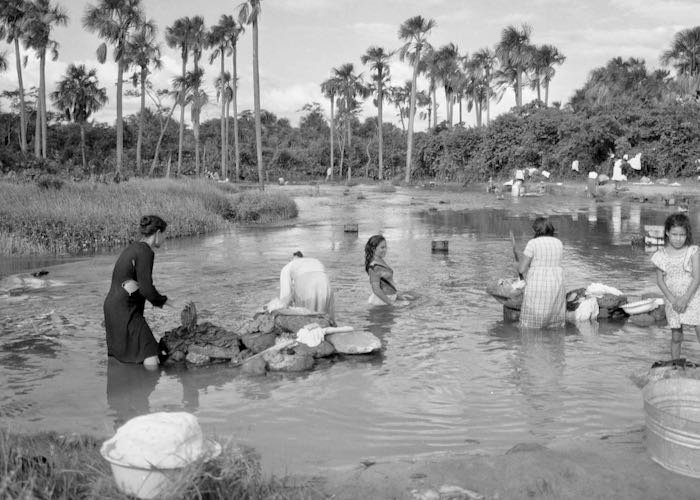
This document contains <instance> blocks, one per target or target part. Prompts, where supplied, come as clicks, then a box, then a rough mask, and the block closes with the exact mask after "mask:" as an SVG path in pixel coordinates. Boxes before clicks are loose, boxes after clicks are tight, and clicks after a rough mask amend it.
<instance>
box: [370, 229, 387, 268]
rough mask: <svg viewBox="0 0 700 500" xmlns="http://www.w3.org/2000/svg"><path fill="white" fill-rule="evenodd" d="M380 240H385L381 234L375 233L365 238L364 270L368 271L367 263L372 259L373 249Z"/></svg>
mask: <svg viewBox="0 0 700 500" xmlns="http://www.w3.org/2000/svg"><path fill="white" fill-rule="evenodd" d="M382 241H385V239H384V236H382V235H381V234H375V235H374V236H371V237H370V239H368V240H367V243H366V244H365V272H367V273H369V265H370V263H371V262H372V259H374V251H375V250H376V249H377V247H378V246H379V244H380V243H381V242H382Z"/></svg>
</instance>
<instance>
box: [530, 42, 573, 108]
mask: <svg viewBox="0 0 700 500" xmlns="http://www.w3.org/2000/svg"><path fill="white" fill-rule="evenodd" d="M565 60H566V57H564V55H563V54H561V53H560V52H559V49H557V48H556V47H555V46H554V45H542V46H539V47H534V48H533V51H532V64H531V66H530V69H531V71H532V76H531V78H530V87H531V88H533V89H536V90H537V100H538V101H541V100H542V99H541V95H540V93H541V90H540V89H541V87H544V105H545V107H546V106H547V104H548V103H549V82H551V81H552V78H554V74H555V73H556V70H555V69H554V65H555V64H559V65H561V64H563V63H564V61H565Z"/></svg>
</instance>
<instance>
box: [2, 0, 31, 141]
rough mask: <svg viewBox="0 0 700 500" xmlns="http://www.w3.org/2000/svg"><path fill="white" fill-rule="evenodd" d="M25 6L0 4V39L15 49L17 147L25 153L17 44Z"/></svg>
mask: <svg viewBox="0 0 700 500" xmlns="http://www.w3.org/2000/svg"><path fill="white" fill-rule="evenodd" d="M26 22H27V4H26V2H25V0H4V1H3V2H2V3H0V39H3V38H5V39H6V40H7V43H11V44H14V47H15V67H16V70H17V83H18V86H19V147H20V150H21V151H22V153H26V152H27V110H26V105H25V103H24V81H23V79H22V55H21V53H20V48H19V42H20V39H21V38H22V37H23V36H24V34H25V25H26Z"/></svg>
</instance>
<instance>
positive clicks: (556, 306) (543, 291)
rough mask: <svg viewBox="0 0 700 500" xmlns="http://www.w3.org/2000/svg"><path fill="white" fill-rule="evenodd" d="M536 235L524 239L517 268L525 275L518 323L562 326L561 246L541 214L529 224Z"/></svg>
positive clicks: (538, 325) (527, 326)
mask: <svg viewBox="0 0 700 500" xmlns="http://www.w3.org/2000/svg"><path fill="white" fill-rule="evenodd" d="M532 229H533V231H534V232H535V237H534V238H533V239H531V240H530V241H528V242H527V245H526V246H525V250H524V251H523V257H522V258H521V259H520V264H519V267H518V271H519V272H520V273H521V274H522V275H526V278H525V281H526V285H525V293H524V296H523V304H522V306H521V308H520V326H522V327H524V328H550V327H560V326H563V325H564V322H565V320H566V292H565V290H564V269H563V268H562V267H561V261H562V256H563V253H564V247H563V245H562V243H561V241H560V240H559V239H557V238H555V237H554V226H553V225H552V223H551V222H550V221H549V220H547V219H546V218H544V217H538V218H537V219H535V222H533V223H532Z"/></svg>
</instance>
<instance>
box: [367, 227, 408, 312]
mask: <svg viewBox="0 0 700 500" xmlns="http://www.w3.org/2000/svg"><path fill="white" fill-rule="evenodd" d="M386 250H387V247H386V240H385V239H384V236H382V235H381V234H375V235H374V236H372V237H371V238H370V239H369V240H367V244H366V245H365V271H367V274H368V275H369V283H370V285H371V287H372V295H370V297H369V301H368V302H369V304H371V305H377V306H378V305H384V304H386V305H389V306H393V305H402V303H397V300H399V301H401V300H404V297H402V296H401V295H400V294H399V293H398V290H397V288H396V284H395V283H394V271H393V269H391V268H390V267H389V265H388V264H387V263H386V262H385V261H384V257H385V256H386Z"/></svg>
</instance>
